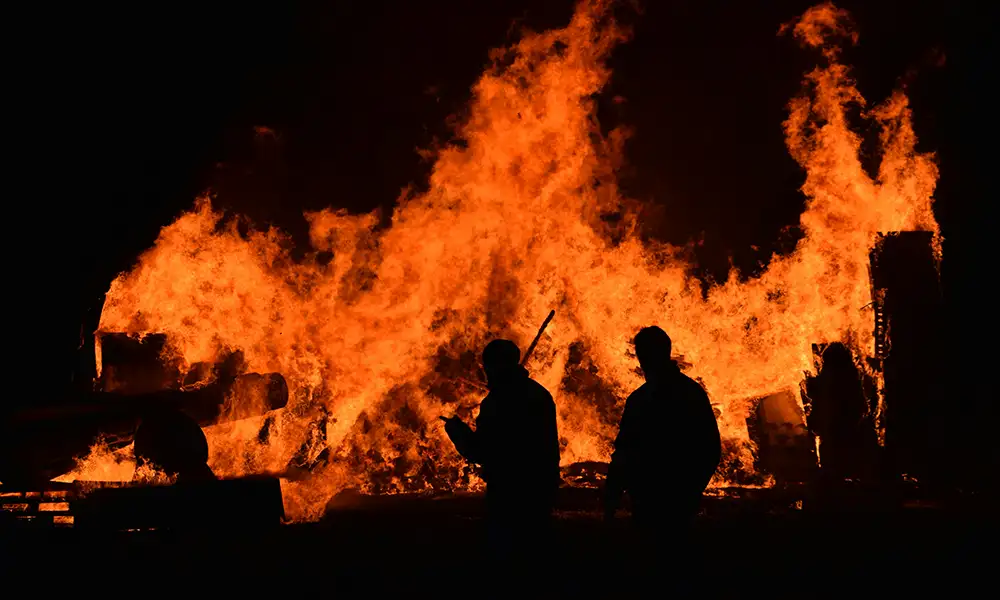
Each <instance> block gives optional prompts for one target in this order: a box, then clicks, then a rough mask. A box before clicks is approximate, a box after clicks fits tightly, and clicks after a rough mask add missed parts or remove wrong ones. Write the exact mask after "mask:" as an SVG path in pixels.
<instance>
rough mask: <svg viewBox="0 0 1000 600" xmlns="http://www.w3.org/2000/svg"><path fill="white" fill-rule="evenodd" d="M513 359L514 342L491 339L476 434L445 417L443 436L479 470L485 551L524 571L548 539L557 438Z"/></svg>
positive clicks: (545, 395)
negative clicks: (485, 388) (486, 390)
mask: <svg viewBox="0 0 1000 600" xmlns="http://www.w3.org/2000/svg"><path fill="white" fill-rule="evenodd" d="M520 357H521V351H520V350H519V349H518V347H517V345H516V344H514V343H513V342H511V341H509V340H494V341H492V342H490V343H489V344H488V345H487V346H486V348H485V349H484V350H483V369H484V370H485V371H486V379H487V385H488V387H489V390H490V391H489V394H487V396H486V398H484V399H483V402H482V404H481V405H480V407H479V417H478V418H477V419H476V428H475V430H472V429H471V428H470V427H469V426H468V425H466V424H465V423H464V422H463V421H461V420H460V419H458V418H457V417H452V418H450V419H447V420H446V424H445V431H446V432H447V433H448V436H449V437H450V438H451V440H452V442H454V444H455V447H456V449H457V450H458V451H459V453H461V454H462V456H464V457H465V458H466V459H467V460H468V461H469V462H472V463H476V464H479V465H481V466H482V468H483V478H484V479H485V480H486V504H487V511H488V520H489V528H490V545H491V549H492V550H493V551H495V552H497V553H498V556H497V558H498V559H500V560H501V561H504V562H506V561H509V560H511V559H515V558H516V559H520V562H521V566H524V565H525V564H526V563H527V564H530V563H531V562H532V561H533V560H534V559H533V558H532V557H533V556H538V553H539V552H542V548H543V547H544V541H545V538H546V536H547V530H548V527H549V519H550V516H551V512H552V505H553V501H554V500H555V493H556V490H557V489H558V487H559V434H558V432H557V429H556V405H555V402H553V401H552V395H551V394H549V392H548V391H547V390H546V389H545V388H544V387H542V385H541V384H539V383H538V382H536V381H534V380H533V379H531V378H530V377H529V376H528V371H527V370H526V369H525V368H524V367H522V366H521V365H520V364H519V361H520ZM497 566H498V567H500V568H504V566H505V565H497ZM507 566H510V565H507Z"/></svg>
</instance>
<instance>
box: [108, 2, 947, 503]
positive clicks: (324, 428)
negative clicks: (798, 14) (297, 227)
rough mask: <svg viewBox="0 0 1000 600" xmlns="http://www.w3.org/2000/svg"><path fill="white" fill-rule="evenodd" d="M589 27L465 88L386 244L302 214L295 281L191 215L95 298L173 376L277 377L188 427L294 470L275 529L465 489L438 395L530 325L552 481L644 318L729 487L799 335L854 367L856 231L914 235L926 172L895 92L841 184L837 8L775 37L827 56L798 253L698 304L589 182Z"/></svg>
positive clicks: (573, 452)
mask: <svg viewBox="0 0 1000 600" xmlns="http://www.w3.org/2000/svg"><path fill="white" fill-rule="evenodd" d="M604 10H605V3H604V2H586V1H585V2H581V3H580V5H579V6H578V7H577V10H576V13H575V14H574V16H573V19H572V21H571V22H570V24H569V25H568V26H567V27H566V28H564V29H559V30H553V31H548V32H544V33H540V34H530V35H526V36H525V37H524V39H523V40H522V41H521V42H520V43H518V44H517V46H515V47H513V48H511V49H510V50H509V51H508V52H507V55H506V56H504V57H503V58H504V59H505V60H504V61H503V64H504V65H505V66H499V65H500V63H499V62H498V63H497V64H498V66H495V67H494V68H492V69H491V70H489V71H488V72H487V73H486V74H484V75H483V76H482V78H481V79H480V80H479V81H478V82H477V83H476V85H475V86H474V88H473V100H472V104H471V107H470V111H469V117H468V119H467V121H466V122H465V123H464V124H463V125H461V126H460V128H459V130H458V133H459V135H460V137H461V138H462V139H463V140H464V142H465V143H464V144H462V145H454V146H450V147H447V148H445V149H443V150H442V151H440V153H439V154H438V156H437V160H436V163H435V166H434V169H433V172H432V174H431V177H430V185H429V190H428V191H427V193H425V194H422V195H415V196H406V197H403V198H401V199H400V203H399V207H398V208H397V210H396V212H395V214H394V215H393V219H392V224H391V226H390V227H388V228H387V229H385V230H381V231H379V230H376V224H377V219H376V217H375V215H372V214H367V215H348V214H346V213H345V212H344V211H337V210H332V209H330V210H324V211H321V212H318V213H311V214H308V215H307V218H308V220H309V223H310V227H311V240H312V245H313V247H314V249H315V250H316V251H317V252H318V251H329V252H332V254H333V259H332V260H331V261H330V262H329V263H328V264H323V265H321V264H320V263H318V262H314V261H310V260H306V261H304V262H300V263H294V262H293V261H291V260H290V259H289V257H288V256H287V254H286V251H285V250H284V249H283V247H282V244H281V242H282V234H281V233H280V232H277V231H274V230H271V231H254V232H251V233H250V234H249V235H247V236H241V235H240V234H239V232H238V231H237V229H236V227H235V225H229V226H223V227H219V223H220V220H221V217H222V215H221V214H220V213H219V212H217V211H215V210H214V209H213V208H212V206H211V204H210V202H209V201H208V200H206V199H202V200H199V201H198V203H197V204H196V206H195V208H194V210H193V211H191V212H189V213H186V214H183V215H182V216H181V217H179V218H178V219H177V220H176V221H175V222H174V223H173V224H171V225H169V226H167V227H165V228H164V229H163V230H162V232H161V234H160V236H159V238H158V239H157V241H156V244H155V246H154V247H153V248H152V249H150V250H149V251H147V252H146V253H145V254H144V255H142V257H141V258H140V261H139V264H138V266H137V267H136V268H135V269H134V270H132V271H131V272H129V273H126V274H124V275H122V276H121V277H119V278H118V279H117V280H115V281H114V282H113V283H112V285H111V289H110V291H109V293H108V295H107V298H108V299H107V302H106V305H105V307H104V312H103V314H102V318H101V329H102V330H103V331H124V332H130V333H147V332H163V333H165V334H167V336H168V337H169V338H170V340H171V344H172V347H174V348H176V349H177V352H178V353H179V354H180V356H181V358H183V360H184V361H185V362H186V364H193V363H196V362H199V361H212V360H215V359H216V357H217V356H218V355H219V354H220V353H221V352H222V351H223V350H224V349H225V348H230V347H231V348H239V349H240V350H242V351H243V353H244V355H245V358H246V360H247V363H248V365H247V366H248V368H249V369H250V370H252V371H257V372H272V371H275V372H280V373H282V374H283V375H284V376H285V378H286V379H287V381H288V384H289V388H290V395H291V398H292V400H290V401H289V406H288V408H287V409H285V410H284V411H282V412H280V413H276V414H275V415H273V416H272V417H271V418H269V419H268V420H267V421H266V423H265V422H264V421H263V420H260V419H258V420H250V421H246V422H240V423H233V424H227V425H220V426H217V427H214V428H212V429H211V430H210V431H209V432H208V433H209V440H210V444H211V448H212V459H211V462H212V466H213V468H214V469H215V470H216V472H218V473H220V474H223V475H239V474H244V473H248V472H260V471H272V472H274V471H284V470H285V469H286V468H288V466H289V464H290V463H294V462H295V461H296V460H300V461H301V460H304V461H305V462H307V463H308V464H309V465H310V469H311V475H310V476H308V477H305V478H304V479H302V480H299V481H295V482H289V483H287V485H286V488H285V495H286V498H287V499H286V501H287V502H288V503H289V506H288V507H287V512H288V513H289V514H290V515H291V516H294V517H298V518H310V517H314V516H316V515H317V514H319V513H320V512H321V511H322V510H323V508H324V506H325V504H326V502H327V501H328V500H329V499H330V498H331V497H332V496H333V495H334V494H335V493H336V492H337V491H339V490H341V489H343V488H345V487H361V488H363V489H367V490H371V491H383V492H384V491H399V490H404V489H407V490H417V489H423V488H428V487H475V486H476V485H478V480H477V479H476V477H475V475H474V474H470V473H469V472H467V468H466V467H465V466H463V464H462V463H461V462H459V460H458V457H457V456H456V454H455V453H454V452H453V451H452V449H451V448H450V446H449V444H448V443H447V440H446V439H445V438H444V436H443V435H442V432H441V428H440V423H439V422H438V421H437V419H436V418H435V417H437V416H438V415H440V414H442V413H444V412H451V411H454V412H457V413H458V414H466V415H467V414H469V412H470V411H471V409H472V408H473V407H474V406H475V405H476V403H477V402H478V401H479V399H480V394H481V391H480V390H478V389H476V388H475V386H473V385H468V384H466V383H464V382H463V380H467V381H474V380H476V379H477V377H478V373H477V371H476V364H477V360H476V358H477V356H478V352H479V350H480V349H481V348H482V346H483V345H484V344H485V342H486V341H488V338H490V337H492V336H498V335H502V336H506V337H510V338H512V339H515V340H517V341H518V342H519V344H521V347H522V348H525V347H526V346H527V344H528V343H529V342H530V341H531V339H532V337H533V335H534V333H535V332H536V328H537V326H538V323H539V322H540V321H541V319H542V317H544V315H546V314H547V313H548V311H549V309H551V308H553V307H554V308H556V310H557V311H558V312H559V314H560V315H561V316H560V318H559V319H557V320H555V321H553V323H552V324H551V326H550V327H549V328H548V329H547V330H546V333H545V335H544V336H543V337H542V339H541V341H540V342H539V344H538V347H537V349H536V351H535V354H534V355H533V357H532V359H531V361H530V362H529V365H528V366H529V368H530V369H531V370H532V373H533V376H534V377H535V378H536V379H538V380H539V381H540V382H541V383H543V384H544V385H545V386H546V387H548V388H549V389H550V390H551V391H552V392H553V394H554V396H555V397H556V402H557V405H558V407H559V427H560V432H561V435H562V436H563V437H564V438H565V446H564V448H563V462H564V464H568V463H574V462H582V461H602V460H607V457H608V452H609V444H610V440H611V439H612V437H613V435H614V432H615V429H616V425H617V423H616V419H617V416H618V414H619V413H618V410H619V409H620V402H621V399H623V398H624V396H625V395H626V394H627V393H628V392H629V391H630V390H631V389H633V388H634V387H635V386H637V385H638V384H639V383H640V381H639V378H638V375H637V374H636V373H635V368H634V367H635V365H634V360H633V359H631V358H630V357H629V356H628V341H629V339H630V338H631V336H632V335H634V333H635V332H636V331H637V330H638V329H639V328H640V327H642V326H644V325H648V324H654V323H656V324H660V325H662V326H663V327H664V328H665V329H667V330H668V331H669V333H670V334H671V336H672V337H673V339H674V344H675V346H676V348H677V349H678V352H680V353H682V354H683V355H684V356H685V359H686V361H687V362H689V363H690V364H691V365H692V366H691V368H690V369H689V373H690V374H691V375H693V376H696V377H698V378H700V379H701V380H702V381H703V382H704V384H705V386H706V387H707V389H708V391H709V393H710V394H711V396H712V399H713V402H714V403H716V404H717V406H718V407H719V408H720V409H721V415H720V426H721V428H722V431H723V435H724V437H725V438H726V439H727V447H728V448H729V456H728V458H727V464H726V465H725V468H724V469H723V470H722V471H720V474H721V475H722V476H723V477H730V478H732V477H736V476H738V475H739V473H740V472H741V471H742V472H743V473H744V474H748V473H752V471H753V456H752V450H753V448H752V444H751V443H750V441H749V436H748V433H747V430H746V422H745V417H746V411H747V408H748V402H749V400H748V399H750V398H756V397H762V396H765V395H768V394H772V393H776V392H781V391H784V390H790V389H794V388H796V386H797V385H798V383H799V381H800V380H801V377H802V373H803V371H808V370H811V369H812V355H811V344H812V343H822V342H827V341H834V340H848V341H849V343H850V344H851V345H852V349H853V351H854V353H855V354H856V356H857V357H858V358H859V359H860V358H861V357H864V356H868V355H870V354H871V353H872V352H873V348H872V346H873V342H872V328H873V325H872V324H873V319H872V316H871V315H870V314H869V313H868V312H867V311H866V310H864V309H863V307H865V306H866V305H868V304H869V303H870V301H871V299H870V297H869V296H870V291H869V285H868V277H867V262H866V261H867V257H868V250H869V249H870V247H871V245H872V243H873V240H874V236H875V234H876V233H877V232H879V231H889V230H901V229H916V228H922V229H927V230H931V231H935V232H936V231H937V224H936V222H935V221H934V218H933V214H932V212H931V194H932V192H933V189H934V185H935V182H936V177H937V173H936V171H935V168H934V165H933V163H932V162H931V157H930V156H927V155H921V154H917V153H915V151H914V142H915V137H914V135H913V131H912V128H911V125H910V115H909V109H908V108H907V105H906V97H905V96H904V95H903V94H902V93H897V94H895V95H893V96H892V97H891V98H890V99H889V101H888V102H886V103H885V104H884V105H882V106H880V107H878V108H877V109H875V110H873V111H870V112H869V113H866V116H867V118H870V119H873V120H874V121H875V122H876V123H877V124H878V125H879V126H880V127H881V128H882V138H881V140H882V152H883V155H882V164H881V167H880V169H879V173H878V178H877V179H872V178H871V177H869V176H868V175H867V174H866V173H865V171H864V169H863V168H862V167H861V164H860V162H859V160H858V150H859V145H860V138H859V137H858V136H857V135H856V134H855V133H853V132H852V131H851V129H850V128H849V127H848V123H847V117H846V111H847V109H848V107H849V106H850V105H852V104H857V105H863V99H862V98H861V96H860V94H859V93H858V91H857V89H856V88H855V87H854V85H853V83H852V82H851V80H850V78H849V76H848V71H847V69H846V67H844V66H843V65H841V64H839V63H838V62H837V53H836V51H835V48H836V46H835V45H833V44H831V43H830V41H829V40H830V39H831V36H832V35H834V34H838V33H841V34H843V33H847V34H850V32H848V31H847V30H846V29H845V28H844V26H843V17H844V15H843V14H841V13H839V12H838V11H837V10H836V9H835V8H833V7H832V6H831V5H823V6H820V7H816V8H813V9H810V10H809V11H807V12H806V14H805V15H804V16H803V17H802V19H801V20H800V21H799V22H798V23H797V24H796V25H795V26H794V28H793V33H794V34H795V35H796V36H797V37H798V38H799V39H800V40H801V41H802V42H803V43H804V44H806V45H810V46H815V47H819V48H821V49H824V56H825V61H826V64H825V66H821V67H819V68H817V69H816V70H814V71H813V72H812V73H810V74H808V75H807V77H806V86H807V94H806V95H803V96H802V97H800V98H796V99H794V100H793V101H792V102H791V104H790V106H789V117H788V120H787V121H786V122H785V124H784V127H785V132H786V136H787V141H788V148H789V150H790V152H791V154H792V156H793V157H794V158H795V159H796V160H797V161H798V162H799V163H800V164H801V165H802V166H803V167H804V168H805V169H806V171H807V174H808V176H807V180H806V183H805V185H804V187H803V192H804V193H805V194H806V196H807V197H808V203H807V206H806V210H805V212H804V213H803V215H802V218H801V225H802V228H803V230H804V232H805V234H806V235H805V238H804V239H803V240H802V241H801V242H800V243H799V245H798V247H797V248H796V249H795V251H794V252H793V253H791V254H790V255H787V256H775V257H774V258H773V259H772V260H771V263H770V265H769V267H768V269H767V270H766V271H765V272H764V273H763V274H762V275H761V276H760V277H759V278H757V279H751V280H749V281H745V282H740V281H738V278H737V277H731V278H730V280H729V281H727V282H726V283H724V284H722V285H718V286H715V287H713V288H711V289H710V290H709V292H708V293H707V295H703V294H702V292H701V285H700V283H699V282H698V281H696V280H694V279H692V278H691V277H689V276H688V275H687V274H686V272H687V271H688V265H686V264H684V263H682V262H679V261H677V260H675V259H673V258H670V257H671V252H670V249H669V248H664V247H653V246H648V245H644V244H643V243H642V242H641V241H640V240H639V239H638V238H637V237H636V236H634V235H632V234H631V233H630V231H629V230H628V223H630V222H632V221H630V220H629V219H634V215H633V214H631V213H629V210H628V205H627V203H626V200H624V199H622V198H620V197H619V196H618V192H617V188H616V186H615V180H614V171H613V169H614V166H615V165H616V164H618V162H619V161H620V158H621V157H620V149H621V140H622V139H623V137H622V136H621V135H619V133H617V132H612V133H611V134H610V135H609V136H607V137H602V136H601V135H600V130H599V127H598V125H597V123H596V120H595V118H594V112H595V108H594V103H593V101H592V99H591V98H592V96H593V95H594V94H595V93H597V92H599V91H600V90H601V88H602V86H603V85H604V83H605V82H606V81H607V78H608V75H609V71H608V69H607V68H606V67H605V65H604V62H603V61H604V59H605V57H606V55H607V54H608V52H609V51H610V50H611V48H612V47H613V46H614V45H615V44H616V43H617V42H619V41H621V40H622V39H623V36H622V33H621V31H620V30H619V29H618V28H617V27H616V26H615V24H614V23H613V22H612V21H611V20H610V19H608V18H607V16H606V15H605V14H604ZM498 58H499V56H498ZM614 211H621V212H624V213H626V214H628V215H630V216H629V219H626V220H625V229H624V230H618V231H614V232H612V231H609V230H608V229H607V226H606V225H604V224H603V222H602V220H601V219H600V216H601V215H602V214H604V213H607V212H614ZM612 240H614V241H612ZM581 361H584V362H583V363H581ZM583 364H585V365H587V367H586V369H582V368H581V365H583ZM581 377H585V378H589V379H588V380H587V382H585V384H583V383H581V380H580V378H581ZM317 408H320V409H322V410H317ZM317 415H322V416H317ZM262 424H264V425H263V426H262ZM265 430H266V431H265ZM303 457H305V458H303ZM317 457H319V458H317ZM293 459H294V460H293ZM307 459H308V460H307Z"/></svg>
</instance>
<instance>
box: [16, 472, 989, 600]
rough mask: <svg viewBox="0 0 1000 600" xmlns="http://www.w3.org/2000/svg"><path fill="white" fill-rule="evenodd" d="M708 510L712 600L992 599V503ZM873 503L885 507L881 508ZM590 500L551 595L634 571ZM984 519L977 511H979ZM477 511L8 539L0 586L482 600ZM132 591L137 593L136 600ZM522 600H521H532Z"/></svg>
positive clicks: (359, 508)
mask: <svg viewBox="0 0 1000 600" xmlns="http://www.w3.org/2000/svg"><path fill="white" fill-rule="evenodd" d="M740 494H741V497H739V498H733V497H729V498H706V499H705V509H704V512H703V514H702V515H701V517H700V518H699V520H698V523H697V543H696V545H695V547H694V548H693V549H691V550H690V552H689V555H690V556H692V557H693V558H694V561H695V565H696V566H695V567H694V568H692V569H691V570H690V572H691V574H692V576H694V577H695V578H697V581H698V582H699V583H697V584H696V586H695V588H696V589H698V590H700V592H699V595H700V596H705V597H728V598H732V597H740V596H744V595H750V594H753V595H755V596H756V595H760V596H769V597H773V596H781V597H784V596H789V597H790V596H795V597H800V598H801V597H827V596H834V595H836V596H843V595H844V594H859V595H860V594H864V595H866V596H868V595H871V594H875V593H880V594H881V593H889V594H893V595H896V596H898V595H900V594H903V593H915V594H917V595H920V596H925V595H932V594H938V593H946V594H948V595H951V596H956V595H959V594H964V593H971V592H973V591H974V590H977V589H980V588H982V589H984V590H985V589H988V588H987V587H985V585H984V582H986V581H987V578H988V577H989V574H990V572H991V568H992V565H993V564H994V563H995V555H996V552H995V550H994V547H995V546H994V544H993V542H994V540H995V534H996V520H995V515H993V514H990V513H989V512H987V509H988V508H989V506H990V505H991V502H986V501H982V500H979V501H976V502H971V501H970V499H969V498H966V499H964V500H962V499H958V498H957V497H955V498H953V499H952V500H948V501H942V500H938V501H936V502H929V501H926V500H923V501H918V500H913V499H912V498H917V497H918V496H919V495H917V494H914V493H913V492H912V491H907V492H905V495H906V496H907V497H909V498H911V500H908V501H903V500H902V499H901V497H898V496H897V497H896V498H895V499H893V497H892V495H891V494H887V493H885V492H882V493H880V494H879V495H878V496H866V495H864V494H859V493H852V494H850V495H848V496H845V497H844V498H842V499H839V500H831V501H830V502H828V503H827V504H828V505H826V506H824V505H822V504H819V503H817V502H815V501H809V500H808V498H806V499H805V500H804V502H803V503H802V505H801V506H802V508H801V509H798V508H794V504H795V500H794V498H802V497H803V496H802V494H801V493H790V492H779V491H773V490H744V491H742V492H740ZM874 497H877V498H880V500H878V501H877V502H875V501H873V500H872V498H874ZM596 502H597V495H596V494H595V493H594V491H593V490H571V491H570V492H568V493H567V495H566V496H565V497H564V498H563V499H562V502H561V504H562V506H563V509H564V510H562V511H561V512H560V513H559V519H558V521H557V527H556V530H557V548H556V550H555V551H554V552H553V554H552V558H551V563H550V565H549V569H550V572H551V573H552V575H553V577H554V578H555V579H556V581H557V582H558V590H559V593H558V595H564V596H585V597H590V596H609V595H610V596H617V595H619V594H620V593H621V590H616V589H615V588H614V587H612V586H613V585H615V584H616V582H617V581H618V578H619V577H621V575H622V574H623V573H625V572H626V569H627V568H628V565H629V564H630V562H632V560H633V559H632V557H631V555H630V550H629V549H630V546H631V545H632V544H633V543H634V540H633V538H632V534H631V532H630V530H629V527H628V519H627V517H624V516H623V517H620V518H619V522H617V523H616V524H615V525H613V526H610V527H609V526H605V525H603V524H602V523H601V521H600V519H599V518H598V515H599V513H598V512H597V511H596V510H594V509H595V508H596V506H597V504H596ZM977 504H978V506H979V508H977ZM481 508H482V506H481V499H480V498H478V497H476V496H464V497H462V496H459V497H447V498H438V499H433V498H419V497H409V498H402V497H382V498H368V499H362V500H361V501H360V502H354V503H352V502H347V503H346V506H344V507H342V508H339V509H334V510H331V511H330V513H329V514H328V516H327V518H326V519H324V520H323V521H322V522H320V523H314V524H303V525H286V526H280V527H277V528H276V529H274V530H273V531H270V532H257V533H254V532H249V531H242V532H239V533H227V534H222V533H220V534H216V535H201V536H196V535H192V534H189V535H186V536H185V535H181V534H168V533H165V532H150V533H132V534H116V535H104V536H89V537H84V536H81V535H80V534H79V533H78V532H74V531H72V530H61V531H50V532H49V533H47V534H44V535H43V534H38V533H36V534H32V535H27V536H23V537H22V536H20V535H18V536H8V537H6V538H4V539H3V546H2V548H3V549H2V552H3V554H5V556H4V557H3V561H2V564H3V567H2V568H3V570H4V574H3V580H4V583H5V584H7V585H9V583H10V582H11V581H13V580H18V579H25V580H34V585H33V586H32V589H39V588H38V586H39V585H42V586H43V587H44V585H46V584H51V583H53V582H55V581H72V582H75V586H77V587H79V588H80V589H81V590H82V589H86V588H88V587H93V588H101V589H107V588H106V586H107V585H109V584H110V585H113V586H115V587H119V588H120V586H125V585H128V584H130V583H131V582H132V581H133V580H135V581H136V582H144V584H145V585H150V584H155V585H156V586H166V587H171V586H173V585H178V584H179V585H182V586H184V587H185V588H187V586H188V585H190V586H191V587H190V588H189V589H191V590H192V591H202V592H204V591H205V590H208V589H217V588H218V589H227V588H228V589H229V590H230V591H233V590H235V589H237V588H239V589H242V588H245V587H247V586H249V587H250V588H251V589H252V590H253V592H254V593H255V594H258V595H259V594H263V593H265V592H267V593H269V592H271V591H280V592H281V593H288V592H294V591H299V590H301V591H303V592H307V591H310V590H311V591H313V593H319V594H322V595H334V596H336V595H337V594H338V593H348V592H351V593H364V594H366V595H374V596H384V595H389V594H393V595H396V594H401V593H409V594H420V595H431V594H434V595H438V594H442V593H444V594H449V595H450V594H461V595H476V596H482V595H485V594H486V593H488V592H489V590H490V587H491V586H490V585H487V584H485V583H484V582H483V581H482V580H481V579H480V577H481V575H480V574H481V569H482V566H483V559H482V549H481V547H480V544H481V542H480V540H481V534H482V525H483V522H482V518H481V517H482V512H481ZM133 589H135V588H133ZM526 593H527V592H526Z"/></svg>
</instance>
